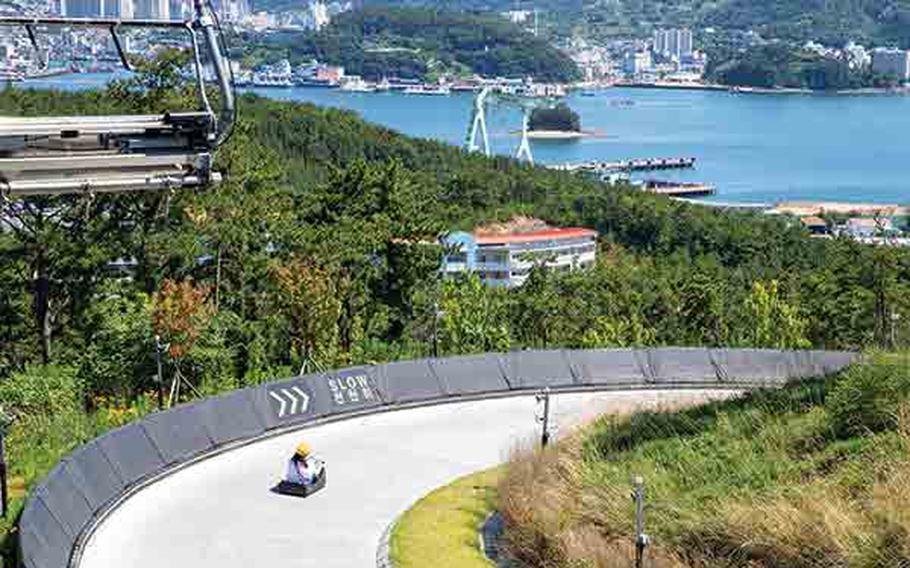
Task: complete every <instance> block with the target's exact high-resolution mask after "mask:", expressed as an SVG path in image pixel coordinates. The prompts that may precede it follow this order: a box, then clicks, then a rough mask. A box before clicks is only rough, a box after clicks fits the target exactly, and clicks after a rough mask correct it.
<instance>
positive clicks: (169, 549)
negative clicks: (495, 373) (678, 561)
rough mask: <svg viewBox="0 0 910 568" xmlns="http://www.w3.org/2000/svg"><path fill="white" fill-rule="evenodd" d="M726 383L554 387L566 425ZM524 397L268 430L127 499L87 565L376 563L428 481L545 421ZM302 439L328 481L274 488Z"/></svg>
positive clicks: (504, 446) (434, 482)
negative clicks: (271, 433) (293, 491)
mask: <svg viewBox="0 0 910 568" xmlns="http://www.w3.org/2000/svg"><path fill="white" fill-rule="evenodd" d="M730 395H731V393H730V392H729V391H726V392H725V391H680V390H677V391H664V392H655V391H628V392H613V393H590V392H589V393H571V394H560V395H554V396H553V404H552V406H553V409H552V410H553V415H554V416H555V421H556V424H557V425H558V427H559V433H558V434H560V435H564V434H565V433H566V432H568V431H569V429H570V428H571V426H572V425H574V424H577V423H579V422H580V421H584V420H588V419H590V418H592V417H594V416H596V415H598V414H600V413H603V412H624V411H629V410H631V409H634V408H637V407H655V406H675V405H679V404H688V403H694V402H698V401H703V400H706V399H709V398H720V397H725V396H730ZM536 411H537V408H536V403H535V400H534V397H533V396H529V395H523V396H516V397H509V398H497V399H489V400H480V401H472V402H459V403H453V404H441V405H436V406H428V407H422V408H413V409H406V410H398V411H395V412H385V413H380V414H375V415H370V416H364V417H358V418H353V419H350V420H345V421H340V422H334V423H328V424H323V425H319V426H314V427H310V428H306V429H304V430H299V431H296V432H292V433H288V434H283V435H281V436H278V437H275V438H270V439H265V440H263V441H260V442H257V443H254V444H250V445H247V446H243V447H240V448H237V449H235V450H232V451H229V452H226V453H223V454H220V455H217V456H214V457H212V458H210V459H206V460H203V461H200V462H198V463H196V464H194V465H191V466H189V467H187V468H185V469H182V470H179V471H177V472H176V473H174V474H173V475H170V476H167V477H164V478H163V479H161V480H159V481H157V482H155V483H153V484H151V485H149V486H148V487H146V488H145V489H143V490H142V491H139V492H138V493H136V494H135V495H133V496H132V497H130V498H129V499H127V500H126V501H125V502H124V503H123V504H122V505H121V506H120V507H119V508H117V509H116V510H114V511H113V512H112V513H111V514H110V515H109V516H108V517H107V519H106V520H105V521H104V522H103V523H102V524H101V525H100V526H99V527H98V529H97V531H96V532H95V534H94V535H93V536H92V538H91V539H90V540H89V542H88V543H87V545H86V549H85V552H84V554H83V557H82V562H81V564H80V566H81V567H82V568H108V567H111V568H113V567H117V568H120V567H122V566H130V567H131V568H153V567H154V568H159V567H161V566H175V567H176V566H192V567H194V568H205V567H213V568H214V567H217V568H232V567H238V568H239V567H244V568H246V567H249V566H282V567H291V566H320V567H323V568H329V567H345V568H350V567H362V568H367V567H372V566H375V556H376V548H377V545H378V542H379V539H380V537H381V535H382V533H383V531H384V530H385V528H386V527H387V526H388V524H389V523H390V522H391V521H393V520H394V519H395V517H396V516H397V515H398V514H400V513H401V512H402V511H403V510H404V509H406V508H407V507H408V506H409V505H410V504H412V503H413V502H414V501H415V500H417V499H418V498H419V497H421V496H422V495H424V494H425V493H427V492H428V491H430V490H431V489H433V488H435V487H438V486H440V485H443V484H445V483H446V482H448V481H451V480H452V479H455V478H456V477H459V476H462V475H465V474H467V473H470V472H472V471H476V470H479V469H483V468H487V467H490V466H493V465H495V464H497V463H500V462H502V461H503V460H505V459H506V458H507V457H508V455H509V452H510V451H511V450H512V449H513V448H515V447H516V445H519V444H522V443H525V444H527V443H531V442H532V440H533V439H534V437H535V434H536V432H537V429H538V428H539V426H538V425H537V424H536V422H535V413H536ZM302 439H305V440H306V441H308V442H309V443H310V445H311V446H312V447H313V448H314V451H315V452H316V453H317V454H319V455H320V456H321V457H322V458H324V459H325V461H326V463H327V471H328V483H327V485H326V488H325V489H324V490H323V491H321V492H320V493H317V494H315V495H313V496H312V497H310V498H307V499H300V498H296V497H288V496H283V495H278V494H275V493H271V492H270V491H269V489H270V487H272V485H273V484H275V483H276V482H277V481H278V479H279V476H280V475H281V474H282V473H283V470H284V467H285V460H286V459H287V458H288V457H289V455H290V453H291V452H292V451H293V448H294V446H295V445H296V444H297V443H298V442H299V441H300V440H302Z"/></svg>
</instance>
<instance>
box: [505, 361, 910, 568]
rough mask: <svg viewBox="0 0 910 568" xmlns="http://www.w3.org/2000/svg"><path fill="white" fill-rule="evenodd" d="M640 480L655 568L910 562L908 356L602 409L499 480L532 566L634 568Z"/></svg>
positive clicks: (809, 567)
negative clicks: (793, 380)
mask: <svg viewBox="0 0 910 568" xmlns="http://www.w3.org/2000/svg"><path fill="white" fill-rule="evenodd" d="M638 475H641V476H643V477H644V480H645V484H646V501H647V513H646V532H647V533H648V534H649V535H650V536H651V538H652V542H653V545H652V546H651V547H650V548H649V549H648V561H649V563H648V564H647V565H648V566H653V567H680V568H681V567H725V568H727V567H743V568H745V567H749V568H772V567H784V566H786V567H789V568H822V567H826V568H827V567H832V566H840V567H883V568H884V567H897V566H906V565H908V563H910V516H908V514H907V512H908V511H910V354H908V353H906V352H905V353H902V354H890V355H885V354H882V355H875V356H873V357H871V359H870V360H868V361H866V362H864V363H861V364H856V365H854V366H853V367H851V368H850V369H848V370H847V371H846V372H844V373H843V374H842V375H841V376H839V377H837V378H835V379H833V380H830V381H818V382H815V383H811V382H810V383H807V384H794V385H792V386H790V387H788V388H786V389H784V390H782V391H779V392H773V391H772V392H759V393H754V394H751V395H748V396H746V397H744V398H742V399H740V400H734V401H730V402H717V403H712V404H709V405H706V406H702V407H698V408H694V409H690V410H683V411H680V412H674V413H667V412H645V413H639V414H636V415H633V416H632V417H631V418H626V419H613V418H610V417H605V418H602V419H601V420H599V421H598V422H596V423H594V424H593V425H592V426H590V427H589V428H587V429H586V430H584V431H583V432H581V433H579V434H578V435H575V436H573V437H571V438H570V439H568V440H566V441H564V442H560V443H559V444H558V445H557V446H556V447H555V448H551V449H548V450H547V451H545V452H542V453H524V454H522V455H519V456H517V457H515V458H514V459H513V461H512V462H511V463H510V464H509V467H508V469H507V473H506V476H505V478H504V479H503V481H502V482H501V483H500V486H499V494H498V503H499V508H500V511H502V512H503V514H504V517H505V519H506V524H507V531H506V535H507V540H508V546H509V549H510V551H511V553H512V554H513V555H514V556H515V557H517V558H518V559H520V560H521V561H522V563H523V564H522V565H527V566H548V567H552V568H558V567H569V566H590V567H592V568H607V567H616V566H631V565H632V564H631V562H630V559H631V558H632V550H633V543H634V533H633V530H634V529H633V526H634V525H633V519H634V506H633V503H632V500H631V499H630V498H629V495H630V492H631V480H632V479H633V477H634V476H638Z"/></svg>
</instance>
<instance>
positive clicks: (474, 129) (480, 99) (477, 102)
mask: <svg viewBox="0 0 910 568" xmlns="http://www.w3.org/2000/svg"><path fill="white" fill-rule="evenodd" d="M489 94H490V88H489V87H484V88H483V89H481V91H480V92H479V93H478V94H477V96H476V97H474V112H473V115H474V117H473V121H472V123H471V132H470V133H469V134H468V152H477V151H479V150H480V145H479V144H478V143H477V136H478V134H479V135H480V141H481V143H482V144H483V154H484V155H485V156H490V155H492V154H491V153H490V139H489V137H488V136H487V120H486V100H487V95H489Z"/></svg>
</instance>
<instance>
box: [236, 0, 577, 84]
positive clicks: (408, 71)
mask: <svg viewBox="0 0 910 568" xmlns="http://www.w3.org/2000/svg"><path fill="white" fill-rule="evenodd" d="M243 44H244V46H245V56H246V57H247V58H248V61H251V62H256V61H257V60H263V59H265V60H270V59H277V58H279V57H286V58H288V59H289V60H290V61H291V62H292V63H294V62H301V61H306V60H309V59H314V58H315V59H317V60H319V61H321V62H326V63H331V64H333V65H342V66H344V68H345V70H346V71H347V73H348V74H354V75H361V76H363V77H364V78H366V79H370V80H379V79H382V78H384V77H401V78H420V79H432V78H434V77H435V76H439V75H440V74H455V75H470V74H475V73H476V74H480V75H484V76H490V77H494V76H501V77H520V78H524V77H533V78H534V79H536V80H539V81H551V82H568V81H572V80H575V79H577V78H578V77H579V71H578V69H577V67H576V66H575V64H574V63H573V62H572V60H571V59H569V58H568V57H567V56H566V55H564V54H562V53H561V52H559V51H558V50H556V49H555V48H553V47H552V46H551V45H549V44H548V43H547V42H546V41H544V40H543V39H539V38H536V37H534V36H533V35H532V34H530V33H528V32H526V31H524V30H522V29H521V28H519V27H518V26H516V25H514V24H511V23H510V22H508V21H507V20H505V19H504V18H502V17H500V16H499V15H497V14H477V13H467V12H455V11H447V10H443V9H431V8H371V7H367V8H364V9H362V10H354V11H349V12H345V13H344V14H341V15H339V16H337V17H336V18H335V19H333V21H332V23H331V24H330V25H329V26H328V27H326V28H325V29H323V30H321V31H319V32H284V33H270V34H266V35H257V34H247V36H246V37H244V41H243Z"/></svg>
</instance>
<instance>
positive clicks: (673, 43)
mask: <svg viewBox="0 0 910 568" xmlns="http://www.w3.org/2000/svg"><path fill="white" fill-rule="evenodd" d="M693 49H694V47H693V39H692V31H691V30H688V29H686V28H683V29H671V30H656V31H655V32H654V36H653V38H652V51H653V52H654V54H655V55H660V56H662V57H666V58H667V59H673V60H675V61H679V60H680V59H682V58H683V57H687V56H691V55H692V51H693Z"/></svg>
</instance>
